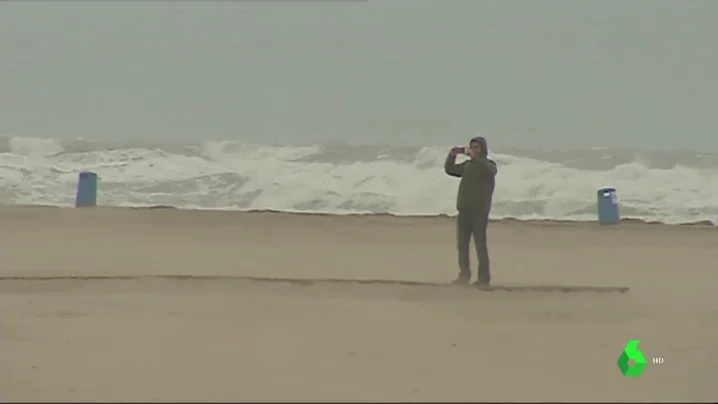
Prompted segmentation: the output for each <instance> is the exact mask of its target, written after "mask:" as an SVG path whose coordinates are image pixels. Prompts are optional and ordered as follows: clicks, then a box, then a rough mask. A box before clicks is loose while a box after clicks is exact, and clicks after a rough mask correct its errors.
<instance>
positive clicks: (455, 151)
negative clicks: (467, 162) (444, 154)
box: [451, 146, 466, 154]
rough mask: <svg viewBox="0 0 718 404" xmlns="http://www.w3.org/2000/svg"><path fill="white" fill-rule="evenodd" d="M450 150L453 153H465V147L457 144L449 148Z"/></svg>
mask: <svg viewBox="0 0 718 404" xmlns="http://www.w3.org/2000/svg"><path fill="white" fill-rule="evenodd" d="M451 151H452V153H454V154H466V147H460V146H457V147H454V148H453V149H451Z"/></svg>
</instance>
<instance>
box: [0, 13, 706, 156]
mask: <svg viewBox="0 0 718 404" xmlns="http://www.w3.org/2000/svg"><path fill="white" fill-rule="evenodd" d="M717 74H718V1H710V0H706V1H697V0H681V1H673V0H670V1H669V0H665V1H664V0H597V1H581V0H565V1H559V0H553V1H548V0H546V1H543V0H533V1H529V0H524V1H518V0H498V1H483V0H466V1H462V0H450V1H449V0H444V1H439V0H436V1H421V0H411V1H409V0H371V1H368V2H361V1H324V2H308V1H294V2H292V1H268V2H265V4H262V0H255V1H218V2H212V1H194V2H189V1H182V2H172V1H157V2H141V1H132V2H127V3H125V2H122V1H111V2H110V1H79V2H73V1H46V2H41V1H30V2H24V1H22V0H20V1H11V2H2V3H0V134H2V135H21V136H43V137H45V136H46V137H65V138H67V137H76V136H81V137H85V138H101V139H109V138H153V139H159V138H167V139H181V140H187V139H235V140H243V141H251V142H260V141H266V142H272V143H274V142H282V143H308V142H312V141H317V140H327V139H335V140H349V141H352V142H355V143H376V142H384V143H401V142H407V143H412V144H422V143H425V144H449V143H453V142H455V141H457V140H458V139H461V140H465V139H467V138H468V137H470V136H471V135H472V134H473V133H475V132H484V133H487V134H490V135H491V136H492V139H493V140H494V143H495V144H496V143H499V144H502V145H510V146H521V145H526V146H533V145H539V144H547V145H552V146H571V147H576V146H600V145H609V146H621V145H623V146H626V147H631V148H636V147H648V148H664V147H681V148H685V149H695V150H700V149H706V148H711V149H714V150H718V77H717Z"/></svg>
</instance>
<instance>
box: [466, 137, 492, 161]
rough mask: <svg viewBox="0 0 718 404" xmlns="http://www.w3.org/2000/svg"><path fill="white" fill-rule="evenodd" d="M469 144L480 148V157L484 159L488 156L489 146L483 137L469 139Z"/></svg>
mask: <svg viewBox="0 0 718 404" xmlns="http://www.w3.org/2000/svg"><path fill="white" fill-rule="evenodd" d="M471 143H478V144H479V145H480V146H481V157H486V156H488V155H489V145H488V144H487V143H486V138H484V137H483V136H477V137H475V138H473V139H471V142H469V144H471Z"/></svg>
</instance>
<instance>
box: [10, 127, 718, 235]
mask: <svg viewBox="0 0 718 404" xmlns="http://www.w3.org/2000/svg"><path fill="white" fill-rule="evenodd" d="M450 146H452V145H447V146H446V147H438V146H431V147H407V146H388V145H387V146H379V145H357V144H354V145H352V144H347V143H340V142H327V143H321V144H316V145H311V146H288V145H281V146H278V145H263V144H247V143H240V142H232V141H201V142H189V141H188V142H178V141H134V142H133V141H87V140H82V139H75V140H67V139H64V140H58V139H51V138H46V139H39V138H25V137H0V203H3V204H43V205H56V206H72V205H73V203H74V197H75V192H76V186H77V177H78V173H79V172H81V171H85V170H90V171H94V172H96V173H97V174H98V176H99V178H100V191H99V204H101V205H106V206H157V205H162V206H175V207H179V208H195V209H230V210H278V211H288V212H312V213H330V214H340V215H341V214H357V213H361V214H386V213H388V214H395V215H454V214H455V207H454V206H455V197H456V188H457V184H458V182H457V179H455V178H452V177H449V176H447V175H446V174H445V173H444V171H443V163H444V160H445V158H446V153H447V151H448V149H449V147H450ZM490 157H491V158H493V159H494V160H496V162H497V164H498V166H499V174H498V177H497V187H496V192H495V196H494V205H493V209H492V217H493V218H495V219H502V218H515V219H520V220H531V219H548V220H570V221H594V220H596V191H597V190H598V189H599V188H601V187H605V186H612V187H615V188H616V189H617V193H618V199H619V203H620V207H621V214H622V216H623V217H624V218H635V219H641V220H645V221H658V222H663V223H669V224H678V223H694V222H701V221H712V222H713V223H716V224H718V153H694V152H676V151H663V152H640V151H625V150H624V151H620V150H611V149H607V148H594V149H587V150H540V149H520V148H504V149H497V150H492V151H491V153H490Z"/></svg>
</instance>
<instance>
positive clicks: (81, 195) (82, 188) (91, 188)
mask: <svg viewBox="0 0 718 404" xmlns="http://www.w3.org/2000/svg"><path fill="white" fill-rule="evenodd" d="M75 206H76V207H78V208H81V207H90V206H97V174H95V173H93V172H89V171H85V172H81V173H80V178H79V179H78V181H77V196H76V197H75Z"/></svg>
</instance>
